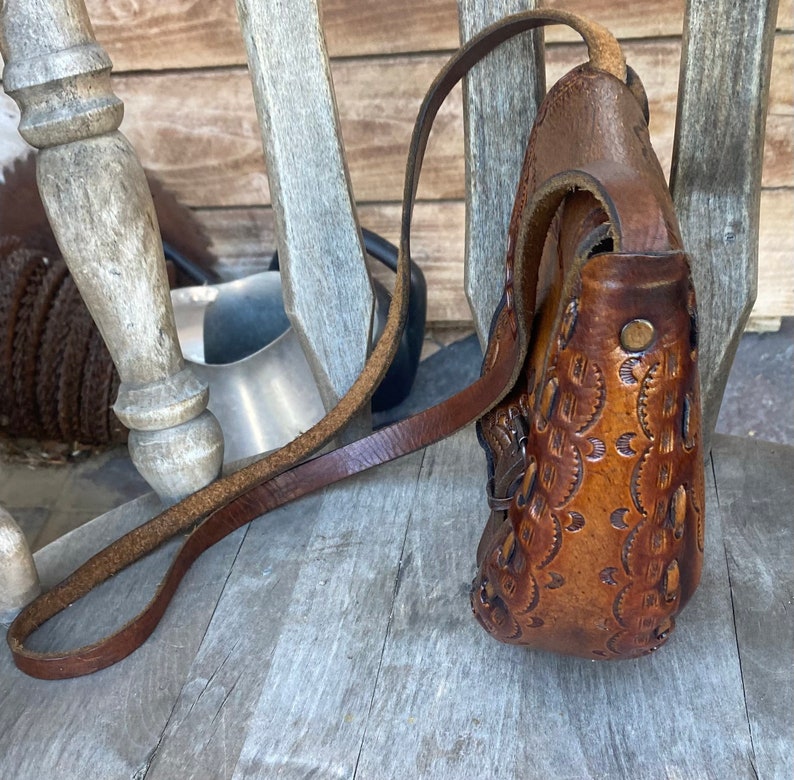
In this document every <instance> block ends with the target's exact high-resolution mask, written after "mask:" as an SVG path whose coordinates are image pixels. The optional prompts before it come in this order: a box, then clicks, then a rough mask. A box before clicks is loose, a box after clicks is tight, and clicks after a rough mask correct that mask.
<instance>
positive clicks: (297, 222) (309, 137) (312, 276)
mask: <svg viewBox="0 0 794 780" xmlns="http://www.w3.org/2000/svg"><path fill="white" fill-rule="evenodd" d="M237 9H238V14H239V16H240V24H241V27H242V30H243V38H244V39H245V43H246V49H247V52H248V62H249V66H250V70H251V76H252V84H253V89H254V102H255V103H256V110H257V117H258V119H259V126H260V130H261V133H262V142H263V146H264V150H265V160H266V163H267V171H268V179H269V182H270V191H271V196H272V198H273V210H274V213H275V216H276V226H277V233H278V236H279V256H280V260H281V268H282V278H283V281H284V305H285V309H286V311H287V315H288V316H289V318H290V321H291V322H292V325H293V327H294V328H295V330H296V332H297V334H298V337H299V338H300V341H301V345H302V346H303V349H304V352H305V353H306V357H307V360H308V361H309V365H310V366H311V368H312V372H313V373H314V376H315V379H316V381H317V385H318V388H319V390H320V395H321V397H322V398H323V402H324V403H325V405H326V408H331V407H332V406H335V405H336V402H337V401H338V400H339V398H340V397H341V396H342V395H343V394H344V393H345V392H346V391H347V389H348V388H349V387H350V385H352V384H353V381H354V380H355V379H356V377H358V375H359V374H360V373H361V369H362V368H363V366H364V362H365V360H366V357H367V354H368V353H369V348H370V333H371V328H372V311H373V304H374V294H373V291H372V285H371V282H370V279H369V274H368V273H367V269H366V266H365V264H364V247H363V244H362V240H361V235H360V231H359V227H358V222H357V218H356V214H355V208H354V205H353V196H352V192H351V188H350V177H349V174H348V170H347V165H346V162H345V157H344V148H343V144H342V139H341V134H340V132H339V118H338V116H337V110H336V102H335V98H334V91H333V84H332V81H331V73H330V67H329V64H328V54H327V52H326V49H325V40H324V38H323V34H322V30H321V28H320V19H319V11H318V8H317V0H291V2H289V3H284V2H281V0H237ZM364 417H365V418H367V419H368V416H367V415H364ZM362 428H363V424H362V425H361V426H360V428H359V433H361V432H363V430H361V429H362Z"/></svg>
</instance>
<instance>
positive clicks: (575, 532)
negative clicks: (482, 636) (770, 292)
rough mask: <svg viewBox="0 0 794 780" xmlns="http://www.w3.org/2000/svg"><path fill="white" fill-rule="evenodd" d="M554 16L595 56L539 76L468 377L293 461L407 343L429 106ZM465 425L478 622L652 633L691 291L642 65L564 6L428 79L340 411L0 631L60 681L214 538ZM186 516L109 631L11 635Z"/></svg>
mask: <svg viewBox="0 0 794 780" xmlns="http://www.w3.org/2000/svg"><path fill="white" fill-rule="evenodd" d="M556 23H563V24H568V25H570V26H571V27H573V28H574V29H576V30H577V31H578V32H579V33H580V34H581V35H582V37H583V38H584V39H585V42H586V43H587V45H588V50H589V61H588V62H587V63H585V64H583V65H581V66H579V67H578V68H576V69H574V70H573V71H571V72H570V73H569V74H568V75H567V76H565V77H564V78H562V79H561V80H560V81H559V82H558V83H557V84H555V85H554V86H553V87H552V89H551V90H550V91H549V93H548V95H547V96H546V99H545V101H544V102H543V104H542V106H541V108H540V110H539V113H538V116H537V118H536V120H535V123H534V127H533V129H532V133H531V136H530V139H529V144H528V147H527V151H526V157H525V160H524V164H523V169H522V173H521V180H520V185H519V188H518V192H517V195H516V200H515V205H514V209H513V216H512V219H511V223H510V232H509V240H508V252H507V259H506V264H505V288H504V295H503V297H502V301H501V303H500V305H499V307H498V309H497V311H496V313H495V314H494V318H493V324H492V327H491V333H490V338H489V343H488V348H487V350H486V355H485V359H484V362H483V369H482V375H481V377H480V379H478V380H477V381H476V382H475V383H474V384H472V385H471V386H470V387H468V388H466V389H465V390H464V391H462V392H461V393H459V394H457V395H456V396H454V397H453V398H451V399H449V400H448V401H445V402H444V403H442V404H440V405H438V406H436V407H433V408H431V409H428V410H427V411H425V412H423V413H421V414H419V415H416V416H415V417H412V418H409V419H407V420H403V421H401V422H399V423H396V424H395V425H393V426H390V427H388V428H385V429H381V430H379V431H376V432H375V433H373V434H372V435H370V436H368V437H366V438H365V439H363V440H361V441H358V442H354V443H352V444H350V445H347V446H345V447H342V448H339V449H337V450H333V451H331V452H330V453H328V454H325V455H322V456H319V457H316V458H314V459H311V460H308V461H305V462H301V463H300V465H295V464H296V463H299V462H300V461H303V460H304V459H305V458H306V457H307V455H309V454H310V453H312V452H314V451H316V450H317V449H318V448H319V447H320V446H322V445H323V444H324V443H325V442H327V441H328V440H329V439H330V438H332V437H333V436H334V435H335V433H337V432H338V431H339V430H340V428H341V427H343V425H344V423H345V421H346V420H347V419H349V418H350V416H351V414H353V413H355V411H356V410H357V409H359V408H361V406H362V405H363V404H365V403H366V402H367V400H368V398H369V395H370V394H371V392H372V389H373V388H374V387H376V386H377V384H378V382H379V380H380V377H381V376H382V374H383V372H384V371H385V367H386V366H387V365H388V362H389V360H390V358H391V354H392V353H393V351H394V346H395V344H396V342H397V340H398V339H399V332H400V323H401V320H402V318H403V317H404V311H405V304H406V301H405V290H406V289H407V284H406V281H407V274H408V257H409V255H410V247H409V234H410V224H411V213H412V208H413V201H414V197H415V194H416V187H417V180H418V173H419V168H420V166H421V163H422V159H423V156H424V150H425V146H426V143H427V138H428V135H429V132H430V126H431V124H432V121H433V118H434V116H435V114H436V113H437V111H438V109H439V107H440V105H441V103H442V102H443V100H444V98H445V97H446V95H447V94H448V93H449V91H450V90H451V89H452V87H453V86H454V85H455V84H456V83H457V81H459V80H460V78H461V77H462V76H463V75H464V74H465V73H466V71H467V70H468V69H469V68H470V67H471V66H472V65H473V64H474V63H475V62H477V61H478V60H479V59H481V58H482V57H483V56H485V54H487V53H488V52H489V51H490V50H492V49H493V48H495V47H496V46H497V45H498V44H499V43H501V42H502V41H504V40H506V39H508V38H510V37H512V36H513V35H516V34H518V33H520V32H523V31H525V30H529V29H532V28H535V27H539V26H541V25H545V24H556ZM475 420H477V421H478V423H477V430H478V434H479V438H480V441H481V443H482V446H483V449H484V450H485V454H486V461H487V483H488V490H487V499H488V503H489V505H490V508H491V514H490V518H489V520H488V523H487V525H486V527H485V531H484V532H483V535H482V540H481V542H480V545H479V549H478V550H477V563H478V567H479V571H478V574H477V577H476V578H475V581H474V583H473V586H472V593H471V600H472V608H473V610H474V614H475V616H476V617H477V619H478V620H479V622H480V623H481V624H482V625H483V626H484V628H485V629H486V630H487V631H488V632H490V633H491V634H492V635H493V636H495V637H496V638H498V639H500V640H502V641H504V642H510V643H514V644H524V645H528V646H530V647H535V648H540V649H544V650H553V651H556V652H562V653H568V654H575V655H580V656H584V657H587V658H593V659H617V658H632V657H635V656H638V655H643V654H645V653H648V652H650V651H652V650H655V649H656V648H658V647H659V646H660V645H661V644H662V643H663V642H664V641H665V640H666V639H667V637H668V636H669V635H670V632H671V630H672V628H673V625H674V620H675V618H676V616H677V615H678V613H679V612H680V611H681V609H682V608H683V606H684V605H685V604H686V602H687V600H688V599H689V598H690V596H691V595H692V592H693V591H694V590H695V588H696V586H697V583H698V579H699V576H700V570H701V562H702V554H703V506H704V494H703V489H704V488H703V453H702V451H701V436H700V403H699V396H698V373H697V316H696V310H695V300H694V293H693V290H692V283H691V279H690V271H689V266H688V262H687V258H686V255H685V253H684V250H683V248H682V243H681V238H680V235H679V232H678V227H677V223H676V218H675V215H674V213H673V206H672V202H671V199H670V195H669V192H668V190H667V186H666V183H665V180H664V176H663V174H662V171H661V169H660V167H659V164H658V162H657V160H656V157H655V155H654V152H653V149H652V148H651V144H650V140H649V136H648V124H647V102H646V99H645V95H644V92H643V88H642V85H641V83H640V81H639V78H638V77H637V76H636V75H635V74H634V73H633V72H632V71H631V70H628V69H627V68H626V65H625V62H624V59H623V55H622V53H621V50H620V47H619V46H618V44H617V42H616V41H615V40H614V38H612V36H611V35H610V34H609V33H608V32H606V31H605V30H604V29H603V28H601V27H599V26H597V25H594V24H592V23H590V22H587V21H585V20H583V19H581V18H579V17H576V16H573V15H571V14H567V13H564V12H560V11H550V10H543V11H535V12H526V13H523V14H517V15H515V16H512V17H508V18H506V19H505V20H503V21H502V22H500V23H499V24H497V25H494V26H493V27H491V28H489V29H487V30H485V31H484V32H483V33H481V34H480V35H478V36H477V37H476V38H474V39H473V40H472V41H471V42H470V43H468V44H467V45H466V46H464V47H463V48H462V49H461V50H460V51H459V52H458V53H457V54H456V55H455V56H454V57H453V58H452V59H451V60H450V62H449V63H448V65H447V66H446V67H445V68H444V70H443V71H442V72H441V73H440V74H439V76H438V78H437V79H436V81H435V82H434V84H433V86H432V87H431V89H430V91H429V93H428V95H427V97H426V98H425V101H424V103H423V105H422V108H421V110H420V113H419V117H418V119H417V124H416V128H415V131H414V135H413V138H412V142H411V149H410V154H409V160H408V166H407V173H406V186H405V203H404V212H403V222H402V238H401V245H400V262H399V267H398V277H397V284H396V287H395V293H394V302H393V304H392V307H391V310H390V313H389V320H388V322H387V325H386V329H385V331H384V334H383V336H382V337H381V340H380V341H379V343H378V345H377V347H376V348H375V350H374V352H373V356H372V358H371V360H370V362H369V363H368V366H367V368H366V369H365V372H364V374H362V376H361V377H360V378H359V379H358V380H357V381H356V383H355V384H354V385H353V387H352V388H351V390H350V392H349V393H348V394H347V395H346V396H345V397H344V398H343V399H342V401H341V402H340V404H339V406H338V407H337V408H336V409H334V410H333V411H332V412H331V413H330V414H329V415H328V416H327V417H326V418H325V419H324V420H323V421H322V422H321V423H319V424H318V425H317V426H316V427H315V428H313V429H312V430H311V431H309V432H308V433H307V434H305V435H304V436H302V437H300V438H299V439H297V440H296V441H295V442H293V443H292V444H291V445H288V446H287V447H285V448H284V449H282V450H280V451H278V452H277V453H275V454H273V455H270V456H267V457H265V458H263V459H262V460H260V461H258V462H257V463H254V464H252V465H251V466H248V467H246V468H245V469H242V470H241V471H239V472H237V473H235V474H233V475H231V476H229V477H225V478H223V479H221V480H218V481H217V482H215V483H213V484H212V485H210V486H209V487H207V488H205V489H204V490H202V491H199V492H198V493H196V494H195V495H193V496H191V497H189V498H188V499H185V500H184V501H183V502H181V503H180V504H177V505H176V506H175V507H171V508H170V509H167V510H165V511H164V512H163V513H161V514H160V515H159V516H158V517H156V518H154V520H152V521H150V522H149V523H147V524H145V525H143V526H141V527H140V528H138V529H136V530H134V531H133V532H131V533H130V534H128V535H127V536H125V537H122V538H121V539H120V540H119V541H117V542H115V543H114V544H112V545H110V546H109V547H108V548H106V549H105V550H103V551H102V552H100V553H99V554H98V555H96V556H95V557H94V558H92V559H91V560H89V561H88V562H87V563H86V564H84V565H83V566H82V567H80V568H79V569H78V570H77V571H76V572H75V573H74V574H72V575H71V576H70V577H69V578H68V579H67V580H65V581H64V582H62V583H61V584H59V585H58V586H56V587H55V588H53V590H51V591H50V592H49V593H47V594H44V595H43V596H40V597H39V598H38V599H36V600H35V601H34V602H32V603H31V604H30V605H29V606H28V607H26V608H25V610H23V612H22V613H21V614H20V615H19V617H18V618H17V620H16V621H15V622H14V624H13V625H12V626H11V628H10V630H9V635H8V641H9V644H10V647H11V650H12V652H13V653H14V658H15V661H16V663H17V665H18V666H19V668H20V669H22V670H23V671H25V672H27V673H28V674H32V675H34V676H37V677H44V678H61V677H72V676H76V675H80V674H87V673H90V672H92V671H96V670H97V669H101V668H104V667H106V666H108V665H110V664H112V663H114V662H116V661H118V660H120V659H121V658H123V657H125V656H126V655H128V654H129V653H130V652H132V651H133V650H134V649H135V648H136V647H138V646H139V645H140V644H141V643H142V642H143V641H145V639H146V637H147V636H149V634H150V633H151V632H152V631H153V630H154V628H155V626H156V625H157V621H158V620H159V618H160V617H161V615H162V614H163V612H164V610H165V608H166V605H167V604H168V601H169V599H170V598H171V596H172V595H173V593H174V591H175V589H176V587H177V585H178V583H179V581H180V579H181V577H182V576H183V574H184V573H185V571H186V570H187V569H188V567H189V566H190V565H191V564H192V562H193V561H194V560H195V559H196V558H197V557H198V556H199V555H200V554H201V552H203V551H204V550H205V549H206V548H207V547H209V546H210V545H211V544H213V543H214V542H216V541H218V540H219V539H221V538H222V537H224V536H225V535H227V534H228V533H230V532H231V531H233V530H234V529H236V528H238V527H240V526H241V525H243V524H244V523H246V522H249V521H250V520H252V519H254V518H255V517H257V516H259V515H261V514H263V513H264V512H266V511H268V510H270V509H272V508H274V507H276V506H279V505H281V504H283V503H285V502H287V501H289V500H291V499H293V498H297V497H299V496H302V495H305V494H306V493H309V492H311V491H313V490H316V489H317V488H319V487H322V486H324V485H327V484H330V483H332V482H335V481H337V480H340V479H343V478H344V477H346V476H349V475H351V474H354V473H357V472H360V471H362V470H364V469H367V468H370V467H372V466H375V465H377V464H379V463H384V462H386V461H388V460H392V459H394V458H396V457H399V456H400V455H403V454H406V453H408V452H412V451H414V450H416V449H419V448H421V447H424V446H426V445H428V444H431V443H432V442H434V441H438V440H439V439H441V438H443V437H445V436H448V435H449V434H451V433H453V432H454V431H455V430H458V429H459V428H461V427H462V426H464V425H467V424H469V423H471V422H473V421H475ZM189 529H190V530H191V533H190V535H189V536H188V537H187V539H186V541H185V543H184V544H183V546H182V548H181V550H180V551H179V553H178V554H177V557H176V558H175V560H174V563H173V564H172V566H171V569H170V570H169V572H168V574H167V575H166V577H165V579H164V580H163V582H162V583H161V585H160V587H159V589H158V590H157V593H156V594H155V596H154V598H153V599H152V601H151V602H150V603H149V605H148V606H147V607H146V608H145V609H144V611H143V612H141V613H140V614H139V615H138V616H137V617H136V618H134V619H133V620H131V621H130V622H129V623H127V624H126V625H125V626H123V627H122V628H121V629H120V630H119V631H118V632H116V633H115V634H112V635H111V636H108V637H106V638H105V639H103V640H101V641H99V642H97V643H95V644H93V645H88V646H85V647H80V648H77V649H75V650H69V651H64V652H49V653H43V652H37V651H32V650H30V649H29V648H27V647H25V645H24V641H25V639H26V638H27V637H28V636H29V635H30V634H31V633H32V632H33V631H35V630H36V628H37V627H38V626H40V625H41V624H42V623H43V622H45V621H46V620H48V619H49V618H51V617H52V616H53V615H55V614H57V613H58V612H60V611H61V610H63V609H64V608H66V607H67V606H68V605H69V604H71V603H73V602H74V601H75V600H77V599H79V598H81V597H82V596H83V595H85V593H86V592H87V591H88V590H90V589H91V588H92V587H94V586H95V585H96V584H98V583H99V582H102V581H104V580H106V579H108V578H109V577H110V576H112V575H113V574H114V573H116V572H117V571H119V570H120V569H122V568H123V567H124V566H126V565H128V564H129V563H131V562H132V561H134V560H137V559H138V558H140V557H142V556H143V555H145V554H147V553H148V552H150V551H151V550H153V549H154V548H155V547H157V546H158V545H159V544H160V543H162V542H163V541H164V540H165V539H168V538H170V537H172V536H173V535H175V534H177V533H181V532H184V531H185V530H189Z"/></svg>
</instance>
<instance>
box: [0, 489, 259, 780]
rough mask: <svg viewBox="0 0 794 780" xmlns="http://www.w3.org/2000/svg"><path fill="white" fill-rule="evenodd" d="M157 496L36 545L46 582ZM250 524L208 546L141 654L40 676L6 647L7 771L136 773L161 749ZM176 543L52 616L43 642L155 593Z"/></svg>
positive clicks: (0, 682)
mask: <svg viewBox="0 0 794 780" xmlns="http://www.w3.org/2000/svg"><path fill="white" fill-rule="evenodd" d="M158 506H159V501H158V500H157V499H156V498H155V497H154V496H153V495H148V496H145V497H143V498H141V499H138V500H136V501H133V502H131V503H129V504H126V505H124V506H123V507H121V508H119V509H117V510H113V511H112V512H109V513H108V514H107V515H104V516H102V517H100V518H97V519H96V520H93V521H91V522H90V523H88V524H86V525H84V526H82V527H80V528H78V529H76V530H75V531H73V532H72V533H71V534H68V535H67V536H65V537H63V538H61V539H59V540H57V541H56V542H54V543H53V544H51V545H49V546H48V547H46V548H44V549H43V550H41V551H40V552H39V553H37V554H36V561H37V565H38V568H39V571H40V573H41V578H42V581H43V584H44V585H45V587H47V586H49V585H51V584H53V583H54V582H56V581H58V580H60V579H61V578H62V577H63V576H64V575H65V574H67V573H69V572H70V571H71V570H72V569H73V568H74V567H75V566H76V565H77V564H78V563H80V562H81V561H82V560H84V559H85V558H86V557H88V555H90V554H92V553H93V552H94V551H96V550H97V549H99V548H101V547H102V546H104V545H105V544H106V543H108V542H109V541H111V540H112V539H114V538H116V537H117V536H118V535H120V534H121V533H122V532H124V531H126V530H128V529H129V528H131V527H132V526H134V525H137V524H139V523H140V522H142V521H143V520H144V519H146V518H147V517H150V516H151V515H153V514H154V513H155V512H156V511H157V508H158ZM243 535H244V530H241V531H238V532H236V533H235V534H234V535H232V536H230V537H228V538H227V539H225V540H224V541H223V542H221V543H220V544H219V545H217V546H216V547H215V548H213V549H212V550H211V551H209V552H208V553H206V555H205V556H204V557H203V558H202V560H201V562H200V564H199V565H197V566H195V567H194V568H193V570H192V571H191V572H189V573H188V575H187V576H186V578H185V581H184V583H183V587H182V589H181V591H180V593H179V594H178V595H177V597H176V599H175V601H174V603H173V604H172V608H171V609H169V610H168V611H167V612H166V615H165V617H164V619H163V621H162V623H161V625H160V627H159V628H158V629H157V631H155V633H154V635H153V636H152V637H151V638H150V639H149V640H148V641H147V642H146V643H145V644H144V646H143V647H142V648H141V649H140V650H138V651H136V652H135V653H134V654H133V655H131V656H130V657H128V658H127V659H125V660H124V661H122V662H120V663H119V664H117V665H116V666H113V667H111V668H110V669H106V670H104V671H102V672H98V673H96V674H93V675H90V676H87V677H80V678H77V679H74V680H64V681H58V682H52V681H42V680H34V679H32V678H30V677H27V676H25V675H23V674H22V673H21V672H19V671H18V670H17V669H16V668H15V667H14V666H13V662H12V660H11V655H10V653H9V652H8V649H7V648H6V647H5V644H3V648H2V651H1V652H0V702H2V706H0V776H2V777H12V776H13V777H16V778H31V780H33V779H34V778H36V779H38V778H43V777H58V778H63V779H64V780H70V778H75V780H77V779H78V778H79V780H88V779H90V778H97V780H107V778H116V777H132V776H135V775H136V773H137V772H139V771H142V769H143V768H144V767H145V766H146V763H147V760H148V759H147V756H148V755H149V754H150V753H152V751H154V749H155V747H156V746H157V744H158V742H159V741H160V738H161V734H162V731H163V728H164V727H165V724H166V723H167V722H168V718H169V716H170V714H171V710H172V708H173V704H174V701H175V700H176V697H177V695H178V693H179V691H180V689H181V686H182V683H183V680H184V677H185V674H186V672H187V670H188V668H189V666H190V662H191V661H192V660H193V657H194V656H195V652H196V649H197V648H198V646H199V644H200V642H201V640H202V637H203V635H204V632H205V630H206V626H207V623H208V622H209V620H210V617H211V616H212V613H213V611H214V609H215V605H216V603H217V600H218V596H219V595H220V592H221V590H222V589H223V585H224V579H225V577H224V572H227V571H228V569H229V567H230V566H231V564H232V562H233V560H234V557H235V556H236V554H237V550H238V548H239V546H240V542H241V540H242V537H243ZM170 552H172V549H171V550H165V551H164V552H163V553H160V554H155V555H154V556H151V557H150V558H147V559H146V560H145V561H142V562H141V563H140V564H138V565H137V566H135V567H133V569H131V570H129V571H128V572H126V573H124V574H122V575H119V576H117V577H114V578H113V580H112V581H111V582H110V583H109V585H108V586H103V587H102V588H100V589H98V590H97V591H96V592H95V593H94V594H92V595H91V596H90V597H89V598H87V599H85V600H84V602H83V603H80V604H79V605H75V606H73V607H72V608H71V609H69V610H67V611H66V612H65V613H62V618H63V619H60V618H55V619H53V620H52V621H50V623H49V624H47V626H45V630H43V631H42V634H44V636H43V638H42V639H41V640H40V641H39V642H37V646H39V647H41V645H42V643H44V647H42V648H41V649H46V647H47V645H50V646H51V647H52V646H56V645H57V646H58V647H70V646H75V645H76V644H81V643H82V642H83V641H89V640H90V639H91V638H92V637H94V638H95V637H97V636H99V635H101V634H103V633H106V632H107V631H108V630H109V629H111V628H114V627H118V626H119V625H121V623H122V622H123V621H124V619H125V617H128V616H129V615H130V614H131V612H132V610H133V609H135V607H136V606H139V605H140V604H141V603H142V602H143V601H144V600H145V599H146V598H147V597H148V596H149V595H150V594H151V593H152V592H153V586H154V583H155V581H156V577H157V575H158V574H159V573H161V572H162V570H163V569H164V567H165V564H166V562H167V560H166V559H167V557H168V555H169V553H170Z"/></svg>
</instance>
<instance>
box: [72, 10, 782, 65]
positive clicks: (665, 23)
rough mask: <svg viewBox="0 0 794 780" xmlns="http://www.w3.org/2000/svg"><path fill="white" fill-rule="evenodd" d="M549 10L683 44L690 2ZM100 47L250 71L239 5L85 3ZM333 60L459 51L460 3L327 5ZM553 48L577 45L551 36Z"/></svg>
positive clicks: (149, 59) (127, 59)
mask: <svg viewBox="0 0 794 780" xmlns="http://www.w3.org/2000/svg"><path fill="white" fill-rule="evenodd" d="M543 5H545V6H547V7H549V8H562V9H566V10H569V11H574V12H576V13H581V14H584V15H587V16H590V17H591V18H593V19H595V20H597V21H598V22H600V23H601V24H603V25H605V26H606V27H608V28H609V29H610V30H612V32H613V33H614V34H615V35H617V36H618V37H620V38H660V37H672V36H680V34H681V27H682V21H681V20H682V19H683V16H684V6H685V2H684V0H635V2H625V1H624V2H616V1H615V0H546V2H544V3H543ZM86 7H87V8H88V12H89V15H90V17H91V20H92V22H93V26H94V31H95V32H96V35H97V38H98V40H99V41H100V43H101V44H102V45H103V46H104V47H105V48H106V49H107V51H108V53H109V54H110V56H111V59H112V60H113V62H114V64H115V67H116V70H117V71H130V70H134V71H140V70H164V69H173V68H203V67H213V66H225V65H240V64H244V63H245V50H244V47H243V44H242V37H241V35H240V30H239V27H238V24H237V14H236V11H235V6H234V0H165V1H163V0H139V2H136V3H134V4H133V3H129V2H127V1H126V0H86ZM320 10H321V13H322V19H323V25H324V29H325V36H326V41H327V45H328V50H329V53H330V55H331V56H332V57H361V56H367V55H381V54H396V53H409V52H426V51H438V50H449V49H454V48H456V47H457V46H458V26H457V19H456V10H457V8H456V2H455V0H404V1H403V2H401V3H399V4H391V3H383V2H381V0H320ZM778 27H779V28H780V29H782V30H789V31H791V30H792V29H794V11H792V3H791V0H782V1H781V3H780V11H779V14H778ZM546 39H547V40H548V41H553V42H559V41H562V40H565V41H570V40H576V36H575V34H573V33H571V32H570V31H567V30H565V29H563V28H561V27H560V28H550V29H549V30H548V31H547V32H546Z"/></svg>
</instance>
